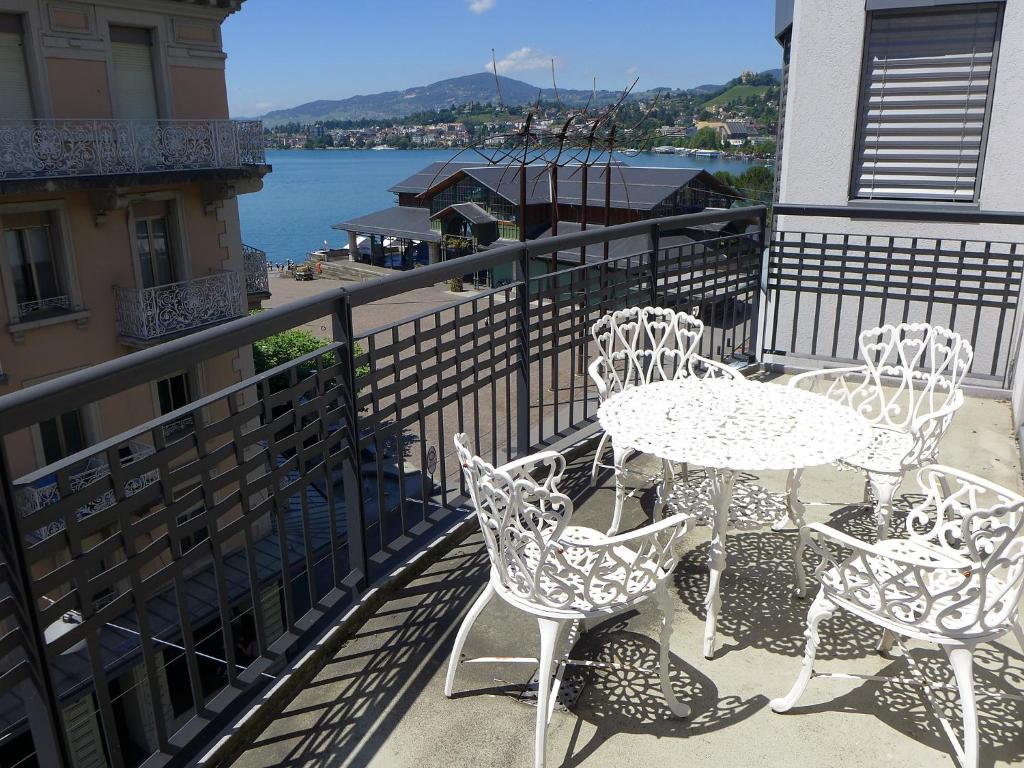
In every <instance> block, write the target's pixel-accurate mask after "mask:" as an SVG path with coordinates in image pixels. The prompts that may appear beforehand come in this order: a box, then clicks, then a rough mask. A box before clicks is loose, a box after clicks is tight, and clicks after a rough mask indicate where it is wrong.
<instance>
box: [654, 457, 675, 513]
mask: <svg viewBox="0 0 1024 768" xmlns="http://www.w3.org/2000/svg"><path fill="white" fill-rule="evenodd" d="M674 483H675V467H673V466H672V462H671V461H667V460H664V459H663V460H662V462H661V482H660V483H658V501H657V502H656V503H655V505H654V514H653V516H652V517H651V522H652V523H656V522H658V521H659V520H661V519H662V518H663V517H664V516H665V506H666V505H667V504H668V500H669V497H670V496H671V495H672V488H673V485H674Z"/></svg>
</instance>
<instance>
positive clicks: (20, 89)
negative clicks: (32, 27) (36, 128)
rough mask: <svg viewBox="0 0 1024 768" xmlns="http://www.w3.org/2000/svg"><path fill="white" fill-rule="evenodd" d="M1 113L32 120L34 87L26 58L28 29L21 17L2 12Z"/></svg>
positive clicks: (0, 40) (10, 116) (0, 30)
mask: <svg viewBox="0 0 1024 768" xmlns="http://www.w3.org/2000/svg"><path fill="white" fill-rule="evenodd" d="M0 115H3V116H4V117H5V118H10V119H13V120H31V119H32V118H33V116H34V115H33V110H32V89H31V88H30V87H29V82H28V66H27V65H26V62H25V33H24V30H23V29H22V25H21V17H20V16H15V15H14V14H11V13H0Z"/></svg>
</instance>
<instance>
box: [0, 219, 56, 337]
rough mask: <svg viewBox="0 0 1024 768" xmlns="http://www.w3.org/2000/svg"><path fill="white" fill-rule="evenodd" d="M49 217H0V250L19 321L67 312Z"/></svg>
mask: <svg viewBox="0 0 1024 768" xmlns="http://www.w3.org/2000/svg"><path fill="white" fill-rule="evenodd" d="M55 240H56V238H55V233H54V228H53V226H52V225H51V224H50V218H49V215H48V214H46V213H40V214H22V215H15V216H5V217H4V250H5V251H6V255H7V266H8V267H9V268H10V275H11V283H12V285H13V288H14V301H15V304H16V305H17V314H18V317H19V318H20V319H25V318H26V317H28V316H31V315H37V314H46V313H53V312H64V311H67V310H68V309H69V308H70V301H69V299H68V296H67V291H66V290H65V289H64V277H63V275H62V274H61V266H60V263H59V260H58V259H57V255H56V252H55V249H54V245H55Z"/></svg>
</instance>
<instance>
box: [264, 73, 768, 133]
mask: <svg viewBox="0 0 1024 768" xmlns="http://www.w3.org/2000/svg"><path fill="white" fill-rule="evenodd" d="M760 74H761V75H769V76H773V77H774V78H775V79H776V80H778V79H779V78H780V77H781V75H782V70H778V69H772V70H767V71H766V72H762V73H760ZM498 81H499V83H500V85H501V100H502V101H503V102H504V103H505V104H507V105H509V106H519V105H522V104H530V103H532V102H534V101H536V100H537V94H538V93H539V94H540V98H541V100H543V101H554V100H555V91H554V89H552V88H538V87H537V86H536V85H530V84H529V83H526V82H523V81H522V80H515V79H513V78H511V77H505V76H504V75H501V76H499V77H498ZM729 85H730V84H726V85H699V86H697V87H696V88H692V89H690V90H692V91H698V92H700V93H706V94H708V95H709V96H712V95H714V94H716V93H720V92H722V91H724V90H726V88H727V87H729ZM665 90H670V89H667V88H656V89H651V90H649V91H644V92H634V93H633V94H632V97H633V98H638V99H642V98H644V97H645V96H646V95H653V93H654V92H655V91H665ZM619 96H620V93H619V92H618V91H597V92H596V93H591V91H588V90H574V89H572V88H559V89H558V98H559V99H560V100H561V101H562V103H563V104H565V105H566V106H570V107H580V106H583V105H585V104H587V103H588V102H589V103H590V105H591V106H602V105H605V104H610V103H612V102H614V101H615V100H616V99H618V98H619ZM474 101H476V102H480V103H481V104H487V103H493V104H497V103H498V91H497V88H496V86H495V82H494V75H493V74H491V73H490V72H478V73H477V74H475V75H465V76H463V77H453V78H450V79H448V80H441V81H439V82H436V83H431V84H430V85H424V86H419V87H417V88H406V89H405V90H404V91H385V92H384V93H372V94H367V95H364V96H351V97H349V98H347V99H337V100H331V99H321V100H319V101H310V102H308V103H306V104H300V105H299V106H297V107H292V108H291V109H278V110H275V111H273V112H268V113H267V114H265V115H263V117H262V118H260V119H262V120H263V123H264V124H265V125H266V126H267V127H269V128H273V127H274V126H277V125H281V124H283V123H301V124H305V123H315V122H317V121H318V120H362V119H366V120H381V119H386V118H395V117H405V116H407V115H411V114H413V113H415V112H427V111H430V110H434V109H441V108H443V107H454V106H460V105H462V104H469V103H470V102H474Z"/></svg>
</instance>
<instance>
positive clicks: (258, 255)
mask: <svg viewBox="0 0 1024 768" xmlns="http://www.w3.org/2000/svg"><path fill="white" fill-rule="evenodd" d="M242 258H244V259H245V292H246V294H248V295H249V296H252V295H253V294H260V293H270V275H269V274H267V254H266V253H264V252H263V251H261V250H260V249H259V248H253V247H252V246H251V245H245V244H244V243H243V245H242Z"/></svg>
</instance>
